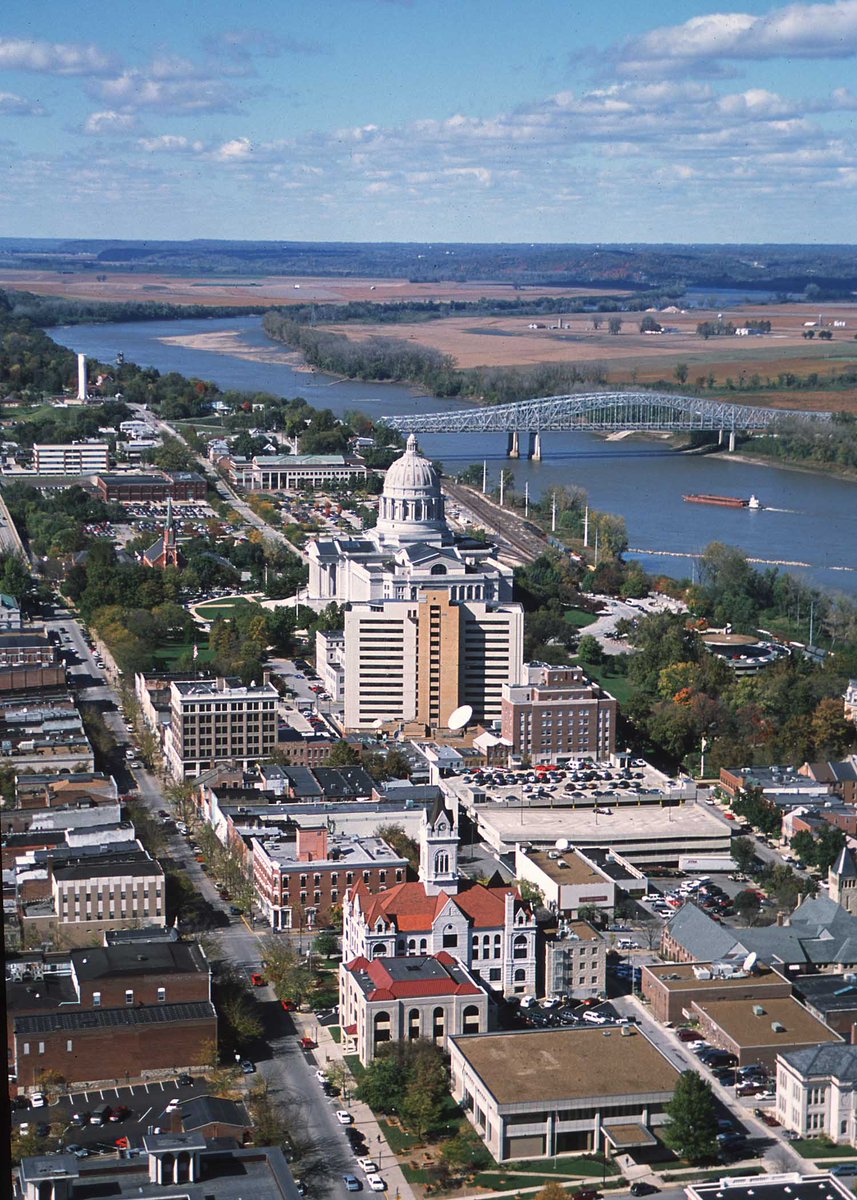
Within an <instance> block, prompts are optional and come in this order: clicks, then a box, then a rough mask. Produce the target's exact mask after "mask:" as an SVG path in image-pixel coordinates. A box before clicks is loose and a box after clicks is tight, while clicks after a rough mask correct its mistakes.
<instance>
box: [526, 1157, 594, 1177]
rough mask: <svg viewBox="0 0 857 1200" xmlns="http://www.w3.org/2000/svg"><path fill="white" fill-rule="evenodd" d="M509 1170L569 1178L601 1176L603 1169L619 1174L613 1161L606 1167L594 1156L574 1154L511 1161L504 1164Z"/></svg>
mask: <svg viewBox="0 0 857 1200" xmlns="http://www.w3.org/2000/svg"><path fill="white" fill-rule="evenodd" d="M504 1166H505V1169H506V1170H507V1171H522V1172H524V1173H527V1172H534V1171H539V1172H541V1174H542V1175H565V1176H568V1177H569V1178H577V1177H579V1176H581V1175H583V1176H589V1175H597V1176H598V1177H599V1178H600V1177H601V1173H602V1171H603V1172H604V1173H605V1174H607V1175H616V1174H618V1172H617V1170H616V1167H615V1166H614V1164H613V1163H612V1162H608V1163H607V1165H606V1167H605V1166H604V1165H603V1164H602V1163H600V1162H597V1161H596V1160H595V1159H592V1158H577V1157H575V1156H574V1155H565V1156H564V1157H560V1158H557V1159H553V1158H551V1159H547V1160H545V1162H511V1163H505V1164H504Z"/></svg>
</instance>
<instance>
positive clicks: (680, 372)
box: [673, 362, 687, 384]
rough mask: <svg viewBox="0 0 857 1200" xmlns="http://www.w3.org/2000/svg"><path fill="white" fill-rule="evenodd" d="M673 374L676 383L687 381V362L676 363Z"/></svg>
mask: <svg viewBox="0 0 857 1200" xmlns="http://www.w3.org/2000/svg"><path fill="white" fill-rule="evenodd" d="M673 374H674V375H675V377H676V382H677V383H682V384H684V383H687V363H686V362H680V363H676V365H675V370H674V371H673Z"/></svg>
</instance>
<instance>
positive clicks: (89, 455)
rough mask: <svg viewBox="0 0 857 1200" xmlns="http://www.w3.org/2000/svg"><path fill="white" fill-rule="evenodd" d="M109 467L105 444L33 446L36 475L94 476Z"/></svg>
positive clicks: (108, 450) (106, 445)
mask: <svg viewBox="0 0 857 1200" xmlns="http://www.w3.org/2000/svg"><path fill="white" fill-rule="evenodd" d="M109 466H110V447H109V445H108V444H107V442H75V443H72V444H71V445H61V444H52V445H49V444H47V443H44V444H41V445H34V446H33V467H34V469H35V471H36V473H37V474H38V475H96V474H98V473H99V472H101V471H106V470H107V468H108V467H109Z"/></svg>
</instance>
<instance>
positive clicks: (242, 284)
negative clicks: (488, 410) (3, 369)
mask: <svg viewBox="0 0 857 1200" xmlns="http://www.w3.org/2000/svg"><path fill="white" fill-rule="evenodd" d="M0 288H9V289H10V290H12V291H16V290H17V291H23V292H34V293H36V295H39V296H63V297H67V298H71V299H77V300H104V301H108V300H112V301H120V300H136V301H146V300H152V301H161V302H163V303H165V304H210V305H218V304H234V305H236V306H237V305H248V306H250V305H253V306H256V305H261V304H305V303H306V302H307V301H308V300H316V301H318V302H319V303H326V304H347V303H348V301H349V300H371V301H372V302H373V303H376V304H384V303H385V302H394V301H396V300H478V299H479V298H480V297H482V296H488V297H491V298H492V299H505V300H510V299H526V298H527V297H528V296H557V297H559V296H608V295H609V296H622V295H627V292H626V291H625V290H624V289H622V288H604V287H600V288H599V287H587V288H579V287H542V286H539V287H519V288H515V287H514V286H513V285H512V284H511V283H483V282H479V281H475V282H473V283H467V282H465V283H458V282H456V281H454V280H450V281H448V282H440V283H410V282H409V281H408V280H406V279H374V278H369V277H364V278H359V277H354V278H348V279H330V278H320V277H313V276H305V275H294V276H286V275H259V276H251V275H248V276H245V277H243V278H236V279H230V280H222V279H216V280H215V279H212V278H211V276H198V277H193V276H190V277H183V276H180V275H166V274H163V275H160V274H144V273H142V272H141V273H137V272H133V273H132V272H128V273H122V272H110V273H109V274H108V275H106V277H104V278H101V279H97V278H96V277H95V275H94V274H89V273H87V274H83V273H81V274H75V275H66V274H63V273H62V272H60V271H16V270H5V271H0Z"/></svg>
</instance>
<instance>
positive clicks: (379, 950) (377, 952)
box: [372, 942, 387, 958]
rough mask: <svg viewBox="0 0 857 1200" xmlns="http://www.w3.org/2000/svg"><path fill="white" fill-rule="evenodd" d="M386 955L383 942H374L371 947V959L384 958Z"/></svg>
mask: <svg viewBox="0 0 857 1200" xmlns="http://www.w3.org/2000/svg"><path fill="white" fill-rule="evenodd" d="M386 953H387V947H386V946H385V945H384V943H383V942H376V943H375V945H374V946H373V947H372V957H373V958H384V956H385V955H386Z"/></svg>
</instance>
